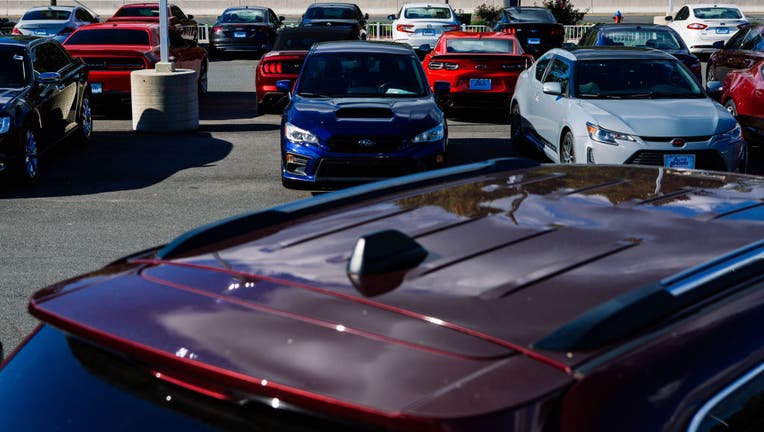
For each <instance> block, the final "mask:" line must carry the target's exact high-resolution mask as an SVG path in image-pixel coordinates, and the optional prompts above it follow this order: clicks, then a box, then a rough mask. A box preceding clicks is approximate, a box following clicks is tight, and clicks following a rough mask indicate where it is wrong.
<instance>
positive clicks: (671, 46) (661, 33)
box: [578, 24, 702, 82]
mask: <svg viewBox="0 0 764 432" xmlns="http://www.w3.org/2000/svg"><path fill="white" fill-rule="evenodd" d="M578 46H581V47H587V46H627V47H636V48H653V49H659V50H661V51H665V52H667V53H669V54H671V55H673V56H674V57H676V58H677V59H679V61H681V62H682V63H684V65H685V66H687V68H688V69H690V70H691V71H692V74H693V75H695V77H696V78H697V79H698V82H702V81H701V80H702V78H701V74H700V68H701V66H700V59H698V58H697V57H696V56H695V55H694V54H692V53H691V52H690V49H689V48H687V45H685V43H684V41H683V40H682V38H681V37H680V36H679V34H678V33H677V32H676V31H674V29H672V28H671V27H668V26H664V25H659V24H597V25H594V26H592V27H591V28H589V30H587V32H586V33H585V34H584V36H583V37H581V40H580V41H579V43H578Z"/></svg>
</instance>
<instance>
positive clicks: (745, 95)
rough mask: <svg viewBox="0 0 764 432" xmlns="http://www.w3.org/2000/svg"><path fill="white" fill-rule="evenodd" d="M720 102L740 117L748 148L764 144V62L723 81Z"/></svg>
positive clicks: (759, 62) (731, 74) (735, 71)
mask: <svg viewBox="0 0 764 432" xmlns="http://www.w3.org/2000/svg"><path fill="white" fill-rule="evenodd" d="M722 88H723V90H722V96H721V103H722V104H724V106H725V107H726V108H727V110H728V111H729V112H730V113H731V114H732V115H734V116H735V117H736V118H737V121H738V123H740V126H741V127H742V128H743V134H744V137H745V140H746V142H747V143H748V145H749V146H750V145H759V146H761V145H764V60H759V61H758V62H757V63H755V64H754V65H753V66H752V67H750V68H748V69H739V70H733V71H730V72H728V73H727V76H726V77H725V78H724V84H723V87H722Z"/></svg>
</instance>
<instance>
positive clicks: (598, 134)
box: [586, 122, 637, 145]
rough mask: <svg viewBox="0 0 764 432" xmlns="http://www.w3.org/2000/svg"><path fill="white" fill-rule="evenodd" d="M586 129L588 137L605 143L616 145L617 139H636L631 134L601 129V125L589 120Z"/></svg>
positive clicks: (634, 140) (632, 140)
mask: <svg viewBox="0 0 764 432" xmlns="http://www.w3.org/2000/svg"><path fill="white" fill-rule="evenodd" d="M586 130H587V132H589V138H591V139H592V140H594V141H597V142H601V143H605V144H612V145H618V141H631V142H636V141H637V139H636V138H634V137H633V136H632V135H629V134H625V133H621V132H614V131H611V130H607V129H602V128H601V127H599V126H596V125H594V124H592V123H589V122H587V123H586Z"/></svg>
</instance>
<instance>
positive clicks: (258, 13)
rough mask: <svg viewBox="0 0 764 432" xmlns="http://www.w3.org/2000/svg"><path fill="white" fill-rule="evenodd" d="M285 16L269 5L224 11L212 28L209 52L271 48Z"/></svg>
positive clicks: (267, 49)
mask: <svg viewBox="0 0 764 432" xmlns="http://www.w3.org/2000/svg"><path fill="white" fill-rule="evenodd" d="M283 21H284V17H283V16H276V13H275V12H273V10H272V9H270V8H265V7H232V8H228V9H226V10H225V11H223V14H222V15H220V16H219V17H218V19H217V21H216V22H215V25H213V26H212V32H210V55H215V54H218V53H220V52H222V51H224V52H231V51H240V52H242V51H249V52H255V53H262V52H265V51H270V50H271V48H272V47H273V41H274V40H275V39H276V33H277V32H278V30H279V28H281V26H282V25H283V24H282V22H283Z"/></svg>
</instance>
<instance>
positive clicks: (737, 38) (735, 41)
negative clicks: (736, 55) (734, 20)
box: [724, 28, 750, 49]
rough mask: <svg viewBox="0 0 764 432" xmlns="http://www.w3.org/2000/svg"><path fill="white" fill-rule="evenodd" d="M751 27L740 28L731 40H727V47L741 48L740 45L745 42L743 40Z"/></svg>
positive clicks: (725, 46)
mask: <svg viewBox="0 0 764 432" xmlns="http://www.w3.org/2000/svg"><path fill="white" fill-rule="evenodd" d="M749 31H750V29H746V28H744V29H742V30H738V31H737V32H736V33H735V34H734V35H732V37H731V38H730V40H729V41H727V44H726V45H724V48H725V49H740V45H742V44H743V41H744V40H745V37H746V35H748V32H749Z"/></svg>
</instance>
